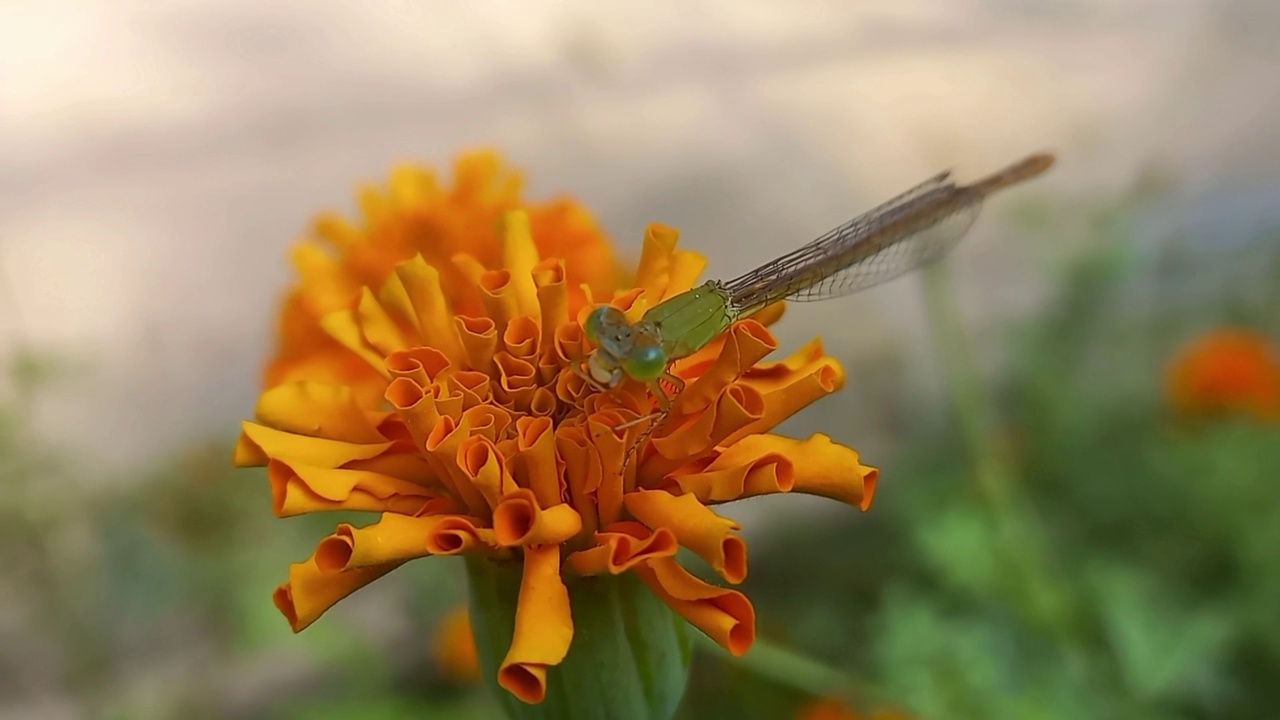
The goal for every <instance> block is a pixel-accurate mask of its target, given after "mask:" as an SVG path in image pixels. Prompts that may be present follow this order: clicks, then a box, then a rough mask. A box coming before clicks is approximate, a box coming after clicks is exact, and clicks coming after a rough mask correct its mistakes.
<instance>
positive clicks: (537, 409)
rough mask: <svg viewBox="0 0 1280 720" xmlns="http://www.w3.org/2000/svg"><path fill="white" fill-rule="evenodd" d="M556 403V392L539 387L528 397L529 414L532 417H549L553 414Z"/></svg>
mask: <svg viewBox="0 0 1280 720" xmlns="http://www.w3.org/2000/svg"><path fill="white" fill-rule="evenodd" d="M557 405H558V403H556V394H555V393H553V392H551V391H550V390H548V389H546V388H544V387H540V388H538V389H536V390H534V391H533V397H531V398H529V414H530V415H532V416H534V417H551V416H552V415H554V414H555V412H556V409H557Z"/></svg>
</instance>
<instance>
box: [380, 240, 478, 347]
mask: <svg viewBox="0 0 1280 720" xmlns="http://www.w3.org/2000/svg"><path fill="white" fill-rule="evenodd" d="M395 274H396V277H397V278H399V280H400V282H401V284H403V285H404V289H405V293H406V294H407V295H408V298H409V302H410V303H411V304H412V306H413V310H414V318H415V319H416V321H417V326H418V333H419V334H420V335H421V337H422V338H423V340H424V341H426V342H427V343H428V344H430V345H431V346H432V347H434V348H438V349H439V350H440V352H442V353H444V354H445V355H446V356H447V357H448V358H449V359H450V360H451V361H452V362H453V364H454V365H455V366H458V365H461V364H462V363H463V362H464V361H465V359H466V356H465V355H464V354H463V351H462V338H461V337H459V335H458V329H457V327H456V326H455V325H454V324H453V321H452V319H451V315H452V313H451V311H450V309H449V302H448V300H447V299H446V298H445V294H444V290H443V289H442V288H441V286H440V271H439V270H437V269H436V268H435V267H434V266H432V265H430V264H428V263H427V261H426V260H424V259H422V256H421V255H418V256H415V257H414V258H413V259H411V260H409V261H408V262H404V263H401V264H399V265H397V266H396V270H395Z"/></svg>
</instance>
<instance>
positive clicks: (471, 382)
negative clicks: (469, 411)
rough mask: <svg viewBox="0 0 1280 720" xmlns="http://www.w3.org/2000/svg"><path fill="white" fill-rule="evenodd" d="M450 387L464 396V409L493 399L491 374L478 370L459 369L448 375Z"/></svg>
mask: <svg viewBox="0 0 1280 720" xmlns="http://www.w3.org/2000/svg"><path fill="white" fill-rule="evenodd" d="M448 383H449V389H450V390H453V391H456V392H457V393H458V394H460V395H461V396H462V407H463V409H466V408H472V407H475V406H477V405H483V404H485V403H488V402H489V401H490V400H492V399H493V388H492V387H491V386H490V384H489V376H488V375H487V374H485V373H482V372H479V371H477V370H459V371H458V372H456V373H453V374H452V375H450V376H449V377H448Z"/></svg>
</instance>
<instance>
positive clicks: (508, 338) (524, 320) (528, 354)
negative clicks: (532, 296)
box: [502, 315, 542, 366]
mask: <svg viewBox="0 0 1280 720" xmlns="http://www.w3.org/2000/svg"><path fill="white" fill-rule="evenodd" d="M541 340H542V336H541V330H540V329H539V328H538V321H537V320H535V319H534V316H533V315H521V316H520V317H517V318H515V319H514V320H512V321H511V322H510V323H508V324H507V331H506V332H505V333H503V334H502V346H503V347H504V348H506V349H507V352H509V353H511V356H512V357H514V358H519V359H520V360H523V361H524V362H527V363H529V364H530V365H535V366H536V365H537V363H538V356H539V349H540V348H539V343H540V342H541Z"/></svg>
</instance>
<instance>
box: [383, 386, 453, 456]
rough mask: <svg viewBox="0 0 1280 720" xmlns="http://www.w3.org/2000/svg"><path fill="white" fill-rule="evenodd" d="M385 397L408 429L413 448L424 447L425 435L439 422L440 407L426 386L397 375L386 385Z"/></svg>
mask: <svg viewBox="0 0 1280 720" xmlns="http://www.w3.org/2000/svg"><path fill="white" fill-rule="evenodd" d="M386 399H387V402H388V403H390V404H391V407H392V408H394V409H395V412H396V415H397V416H398V417H399V418H400V421H401V422H403V423H404V426H405V428H406V429H407V430H408V431H409V435H410V436H411V437H412V438H413V444H414V448H415V449H422V448H424V447H426V443H427V436H428V435H430V434H431V430H432V428H434V427H435V426H436V424H437V423H438V422H440V409H439V408H438V407H436V399H435V397H434V396H433V395H431V394H428V392H427V386H425V385H419V384H418V382H417V381H415V380H413V379H411V378H409V377H398V378H396V379H394V380H392V381H391V383H390V384H389V385H387V393H386Z"/></svg>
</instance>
